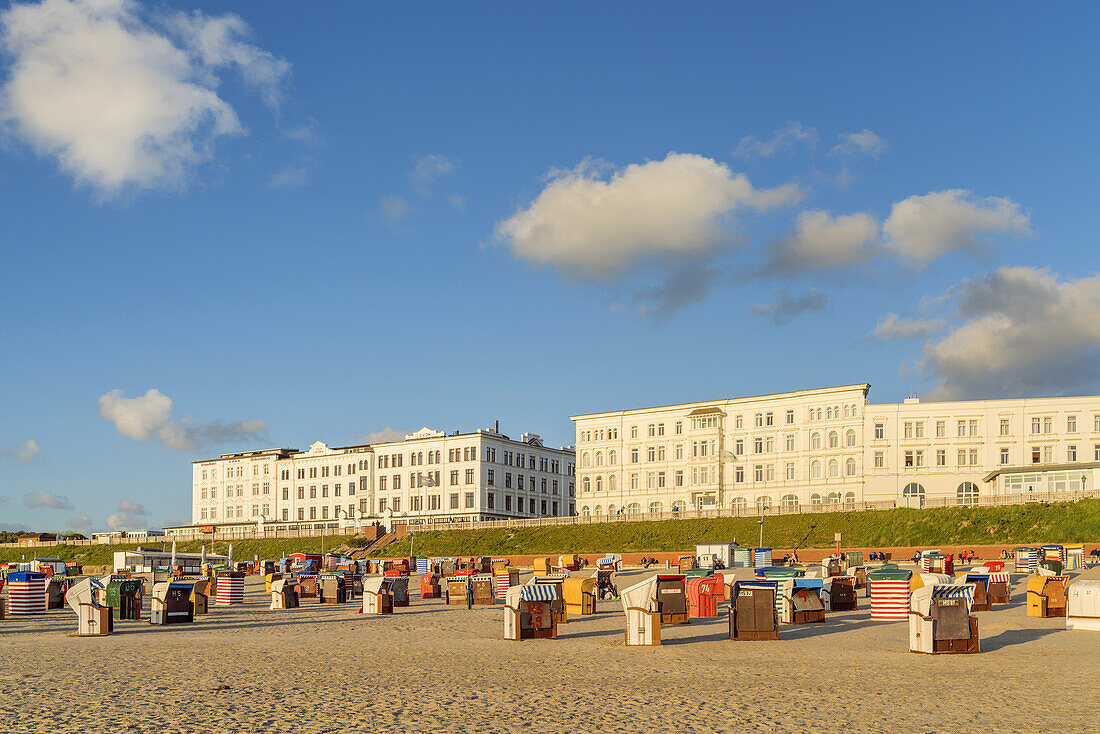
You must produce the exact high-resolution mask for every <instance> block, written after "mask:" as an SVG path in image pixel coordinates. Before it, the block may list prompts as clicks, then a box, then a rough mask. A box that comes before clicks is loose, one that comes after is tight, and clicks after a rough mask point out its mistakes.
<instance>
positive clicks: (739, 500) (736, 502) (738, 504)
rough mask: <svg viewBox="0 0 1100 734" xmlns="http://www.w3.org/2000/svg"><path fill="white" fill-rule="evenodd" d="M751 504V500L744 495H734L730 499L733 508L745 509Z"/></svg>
mask: <svg viewBox="0 0 1100 734" xmlns="http://www.w3.org/2000/svg"><path fill="white" fill-rule="evenodd" d="M748 506H749V501H748V500H746V499H745V498H744V497H734V498H733V499H732V500H730V509H731V510H744V509H746V508H747V507H748Z"/></svg>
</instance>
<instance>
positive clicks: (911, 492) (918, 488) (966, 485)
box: [901, 482, 978, 505]
mask: <svg viewBox="0 0 1100 734" xmlns="http://www.w3.org/2000/svg"><path fill="white" fill-rule="evenodd" d="M901 494H902V496H903V497H915V498H917V499H919V500H920V502H921V504H923V503H924V499H925V495H926V492H925V491H924V486H923V485H921V484H918V483H916V482H910V483H909V484H906V485H905V487H904V488H903V489H902V490H901ZM955 496H956V497H957V498H958V500H959V504H964V505H968V504H973V503H974V502H977V501H978V485H977V484H975V483H974V482H963V483H962V484H960V485H959V486H958V487H956V488H955Z"/></svg>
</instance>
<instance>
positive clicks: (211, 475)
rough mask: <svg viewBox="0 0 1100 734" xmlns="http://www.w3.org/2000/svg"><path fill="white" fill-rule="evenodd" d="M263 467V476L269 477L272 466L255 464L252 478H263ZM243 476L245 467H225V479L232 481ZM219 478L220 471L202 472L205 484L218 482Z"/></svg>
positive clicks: (204, 470)
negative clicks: (261, 469)
mask: <svg viewBox="0 0 1100 734" xmlns="http://www.w3.org/2000/svg"><path fill="white" fill-rule="evenodd" d="M261 466H262V467H263V472H262V476H265V477H266V476H267V475H268V472H269V470H270V469H271V465H270V464H262V465H261V464H253V465H252V476H254V477H258V476H261V471H260V467H261ZM243 476H245V470H244V466H227V467H225V476H224V479H232V478H237V477H243ZM217 478H218V470H217V469H203V470H202V481H204V482H206V481H216V480H217Z"/></svg>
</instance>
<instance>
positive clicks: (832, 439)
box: [829, 431, 840, 449]
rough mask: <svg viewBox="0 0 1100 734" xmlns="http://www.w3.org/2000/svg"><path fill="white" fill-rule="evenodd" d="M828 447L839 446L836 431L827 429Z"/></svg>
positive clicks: (838, 437)
mask: <svg viewBox="0 0 1100 734" xmlns="http://www.w3.org/2000/svg"><path fill="white" fill-rule="evenodd" d="M829 448H831V449H836V448H840V436H839V434H837V432H836V431H829Z"/></svg>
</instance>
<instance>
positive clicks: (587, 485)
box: [581, 477, 592, 492]
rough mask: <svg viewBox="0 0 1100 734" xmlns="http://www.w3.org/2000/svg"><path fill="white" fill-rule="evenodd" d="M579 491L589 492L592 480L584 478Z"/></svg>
mask: <svg viewBox="0 0 1100 734" xmlns="http://www.w3.org/2000/svg"><path fill="white" fill-rule="evenodd" d="M581 491H582V492H591V491H592V480H591V479H589V478H588V477H585V478H584V479H582V480H581Z"/></svg>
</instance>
